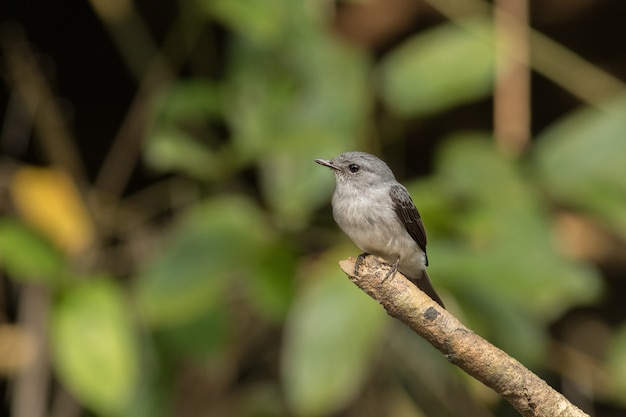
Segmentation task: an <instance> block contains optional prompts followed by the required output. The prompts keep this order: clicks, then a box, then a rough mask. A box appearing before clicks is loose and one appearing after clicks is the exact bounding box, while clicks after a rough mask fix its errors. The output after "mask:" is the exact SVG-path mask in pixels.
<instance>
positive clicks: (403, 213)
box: [389, 185, 428, 265]
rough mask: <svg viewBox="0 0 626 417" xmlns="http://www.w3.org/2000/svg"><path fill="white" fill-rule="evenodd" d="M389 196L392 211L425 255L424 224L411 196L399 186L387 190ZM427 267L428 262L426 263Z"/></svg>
mask: <svg viewBox="0 0 626 417" xmlns="http://www.w3.org/2000/svg"><path fill="white" fill-rule="evenodd" d="M389 196H390V197H391V201H392V202H393V209H394V211H395V212H396V214H397V215H398V218H399V219H400V221H401V222H402V224H403V225H404V227H405V228H406V231H407V232H409V234H410V235H411V237H412V238H413V240H415V241H416V242H417V244H418V245H419V246H420V248H421V249H422V250H423V251H424V253H426V230H425V229H424V223H422V218H421V217H420V214H419V212H418V211H417V208H415V204H413V200H411V196H410V195H409V193H408V192H407V190H406V189H405V188H404V187H403V186H401V185H392V186H391V189H390V190H389ZM426 265H428V260H427V261H426Z"/></svg>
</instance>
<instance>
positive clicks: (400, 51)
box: [0, 0, 626, 417]
mask: <svg viewBox="0 0 626 417" xmlns="http://www.w3.org/2000/svg"><path fill="white" fill-rule="evenodd" d="M185 7H186V8H187V11H186V13H187V14H189V12H190V9H191V14H193V16H194V19H199V20H201V21H202V22H203V23H204V24H206V25H216V24H218V25H220V28H221V30H223V31H224V32H225V33H226V40H225V41H224V54H223V55H224V59H225V62H220V63H219V64H220V65H221V69H222V70H223V72H222V73H221V74H220V75H219V76H216V77H207V76H206V74H203V73H202V72H200V71H199V72H197V73H196V72H194V71H193V66H190V69H189V72H190V74H187V73H186V75H184V76H183V75H180V76H179V78H177V79H175V80H174V81H173V82H172V83H171V84H169V85H163V86H159V89H158V91H156V92H154V95H153V98H152V100H150V101H149V103H148V107H149V109H148V111H147V112H146V113H147V115H148V116H147V118H146V120H145V123H146V126H145V138H144V141H143V144H142V146H143V147H142V155H143V159H144V161H145V163H146V164H147V165H148V166H149V167H151V169H153V170H154V171H155V172H157V173H159V174H163V175H164V179H163V180H162V181H163V182H167V181H169V180H170V179H171V178H176V179H178V180H180V181H181V182H182V183H184V184H186V185H189V189H192V190H194V192H193V193H192V194H193V196H192V197H190V198H189V199H188V200H185V202H184V203H183V204H180V203H177V202H176V201H174V200H175V196H176V192H177V191H181V190H178V189H177V190H170V191H171V193H169V194H168V193H162V194H159V195H158V198H157V200H158V201H159V204H160V206H167V209H168V210H167V213H166V214H165V215H163V216H160V217H159V218H149V219H147V220H146V221H145V222H143V223H141V222H139V223H141V224H139V225H137V224H134V227H127V228H124V227H117V228H114V230H115V231H114V232H112V231H111V230H109V229H107V225H110V224H111V222H115V221H116V220H117V221H119V222H120V223H122V220H121V217H120V218H115V217H114V216H115V214H111V213H117V212H115V209H119V210H120V211H119V212H122V213H123V212H126V213H127V212H133V213H135V214H137V212H140V211H141V209H139V210H137V209H136V206H135V205H129V206H126V204H127V203H128V202H127V200H126V199H125V198H119V199H118V200H116V201H115V204H112V206H114V207H113V208H111V207H108V206H107V207H98V208H94V207H93V201H92V200H91V199H88V198H82V196H81V193H82V192H83V191H84V190H83V189H82V188H81V187H79V186H77V185H76V184H75V183H74V182H73V181H72V179H70V178H69V177H68V176H67V174H65V173H64V172H63V170H62V169H61V168H50V169H48V168H46V169H40V168H31V167H28V166H23V167H21V168H19V169H18V170H17V171H16V173H15V174H14V176H13V177H12V178H13V180H12V181H11V184H10V191H11V196H12V203H13V205H14V207H15V209H16V212H17V214H18V216H14V215H12V214H9V213H8V210H7V213H4V214H3V217H2V219H0V268H1V269H2V271H3V272H5V273H6V274H7V275H8V276H10V278H12V279H13V280H14V281H15V282H16V283H23V282H27V283H44V284H46V286H47V288H49V290H50V292H51V296H52V297H53V300H54V302H53V306H52V310H51V311H50V323H49V324H50V340H51V349H52V353H53V355H52V361H53V365H54V369H55V376H57V377H58V379H59V381H60V382H61V383H62V384H63V386H64V387H65V388H66V389H67V390H69V391H70V392H71V394H72V395H73V396H74V397H75V398H76V400H77V401H78V402H79V403H80V404H81V405H82V406H84V407H86V408H87V409H89V410H90V412H91V413H93V414H94V415H98V416H121V415H133V416H146V417H148V416H166V415H182V416H186V415H224V416H264V415H297V416H303V417H309V416H310V417H314V416H324V415H344V414H342V413H346V414H345V415H363V411H364V409H368V410H369V409H375V410H378V411H379V414H380V415H387V414H389V411H391V410H396V411H397V410H404V411H403V412H404V413H406V414H403V415H421V414H420V413H422V412H423V411H424V410H425V409H429V410H430V413H429V415H442V416H443V415H462V414H463V413H464V412H465V411H467V410H470V409H471V410H479V412H480V413H483V414H484V415H489V413H491V414H494V413H496V411H493V410H496V409H497V406H496V405H495V404H494V403H495V399H494V398H492V397H490V396H489V395H488V394H485V393H484V391H481V390H483V388H481V387H479V386H477V384H476V383H475V382H474V381H468V380H467V378H465V377H464V376H461V375H459V373H457V371H456V370H455V369H453V368H452V367H451V366H448V364H447V363H445V361H444V360H443V359H442V358H441V357H440V355H438V353H437V352H434V351H433V350H432V349H431V348H430V347H429V346H427V345H425V344H422V341H421V340H417V339H416V336H414V335H410V334H407V333H406V331H405V329H401V328H399V327H398V326H394V325H391V323H390V321H389V320H387V319H386V317H385V314H384V312H383V311H382V310H381V308H380V306H379V305H377V304H376V303H375V302H373V301H372V300H371V299H369V298H368V297H367V296H365V295H364V294H363V293H361V292H360V291H359V290H358V289H357V288H355V287H354V286H352V285H351V284H350V283H349V282H348V280H346V279H345V277H343V276H342V275H343V274H342V273H341V272H340V270H339V268H338V267H337V265H336V261H338V260H339V259H341V258H344V257H346V256H349V255H356V254H357V248H356V247H354V246H353V245H352V244H350V243H349V242H347V239H346V238H345V236H342V235H341V233H340V232H339V230H338V229H337V227H336V226H335V225H334V224H331V223H330V222H328V223H323V220H322V219H325V220H329V219H330V210H329V207H328V201H329V197H330V195H331V193H332V190H333V181H334V180H333V178H332V175H331V174H330V173H329V172H328V171H326V170H324V169H321V168H320V167H318V166H316V165H315V164H314V163H313V159H314V158H316V157H333V156H335V155H336V154H339V153H341V152H344V151H347V150H354V149H365V150H367V149H370V148H374V149H375V148H376V145H375V143H374V142H375V141H376V139H377V138H376V131H377V129H379V128H380V127H379V126H374V125H375V124H376V122H377V121H378V122H379V121H380V119H384V117H382V118H380V119H377V115H379V113H383V114H384V115H387V116H388V115H393V117H395V118H397V119H396V122H397V124H398V125H400V126H403V125H404V124H406V123H407V122H408V121H410V120H414V119H415V118H425V117H429V116H433V115H437V114H441V113H443V112H445V111H447V110H450V109H453V108H457V107H458V106H461V105H466V104H468V103H471V102H474V101H477V100H481V99H484V98H485V97H488V96H489V95H490V94H491V93H492V88H493V87H492V86H493V78H494V71H495V70H494V59H495V58H494V35H493V29H492V22H491V21H490V20H489V19H488V18H487V17H484V16H483V17H473V18H470V19H465V20H464V21H463V23H462V24H460V25H459V24H457V23H458V22H456V23H455V22H444V23H441V24H440V25H438V26H437V27H434V28H431V29H428V30H426V31H423V32H418V33H416V34H414V35H412V36H410V37H409V38H408V39H406V40H405V41H403V42H401V43H400V44H399V45H397V46H395V47H393V48H391V49H390V50H389V51H388V52H387V53H386V54H384V55H383V56H382V57H381V58H380V59H375V58H374V57H373V56H369V55H368V53H367V52H366V51H365V50H363V48H360V47H358V46H356V45H352V44H349V43H347V42H344V41H343V40H342V39H341V38H340V37H339V35H337V34H336V33H333V32H332V31H331V30H330V29H329V23H328V22H329V11H328V9H327V7H328V5H327V4H326V3H325V2H316V1H301V2H294V1H292V0H271V1H260V0H198V1H195V2H192V3H190V4H187V5H186V6H185ZM179 23H181V26H182V25H184V23H185V22H184V21H183V22H179ZM468 27H471V28H472V30H471V31H467V30H466V29H467V28H468ZM181 30H182V29H181ZM479 35H480V36H479ZM563 70H564V71H567V69H566V68H565V69H563ZM625 106H626V101H625V100H624V98H623V97H618V98H617V99H613V100H612V101H611V102H610V103H609V104H608V105H607V106H604V107H603V108H602V110H598V109H595V108H590V107H583V108H582V109H580V110H578V111H576V112H573V113H571V114H567V115H565V116H563V117H562V118H561V119H559V120H557V121H555V123H554V124H553V125H552V126H550V127H549V128H548V129H546V130H545V131H544V132H542V133H541V134H540V135H539V136H538V137H537V138H536V141H535V143H534V145H533V146H532V147H531V148H530V149H529V150H528V154H529V157H528V158H526V159H511V158H507V157H505V156H503V155H502V154H501V153H500V152H499V151H498V150H497V149H496V146H495V145H494V140H493V138H492V137H491V135H490V134H489V133H488V132H456V133H455V134H454V135H452V136H451V137H447V138H445V140H444V141H443V142H442V143H441V144H440V145H439V146H438V147H437V151H436V157H435V160H434V163H433V171H432V173H431V175H429V176H428V177H426V178H423V179H420V180H419V181H417V180H414V181H407V182H406V184H407V187H408V188H409V191H410V192H411V194H412V196H413V198H414V200H415V202H416V204H417V206H418V208H419V210H420V212H421V214H422V217H423V218H424V220H425V223H426V226H427V229H428V233H429V247H428V250H429V259H430V260H431V264H432V265H431V266H430V269H429V271H430V272H429V274H430V275H431V276H432V277H433V281H434V284H435V286H436V288H437V289H438V291H439V292H440V293H441V294H443V298H444V299H445V300H446V304H447V305H448V306H449V308H450V310H451V311H452V312H453V313H454V314H456V315H458V316H460V317H461V318H462V319H463V320H464V321H466V322H467V323H468V325H469V326H470V327H471V328H473V329H474V330H476V331H477V333H479V334H481V335H483V336H485V337H486V338H487V339H489V340H491V341H493V342H494V343H495V344H496V345H498V346H500V347H502V348H503V349H504V350H506V351H507V352H508V353H510V354H512V355H513V356H515V357H516V358H518V359H520V360H521V361H522V362H523V363H524V364H526V365H528V366H530V367H532V368H535V369H544V368H545V366H546V365H547V364H546V362H547V361H548V359H547V354H546V352H547V350H548V347H549V344H550V341H551V336H550V334H549V330H548V329H549V326H550V325H551V324H552V323H553V322H554V321H555V320H557V319H559V318H560V317H561V316H562V315H563V314H565V313H566V312H567V311H568V310H570V309H573V308H576V307H579V306H583V305H587V306H588V305H593V303H597V302H598V297H599V295H600V293H601V291H602V288H603V283H602V280H601V279H600V275H599V273H598V271H597V270H596V268H594V266H593V265H592V264H591V263H589V262H586V261H584V260H576V259H572V258H570V257H568V256H566V255H564V254H563V251H562V250H561V248H560V247H559V245H558V244H557V243H556V242H557V238H556V236H555V233H556V232H555V221H556V220H555V219H556V215H557V214H558V213H557V212H556V211H555V207H556V206H559V205H563V206H567V207H572V208H575V209H576V210H577V211H578V212H579V213H581V214H582V215H584V216H589V217H592V218H597V219H598V220H599V221H601V222H602V224H603V225H604V226H605V227H606V228H607V230H614V231H615V232H616V233H617V234H618V235H619V236H621V237H622V238H624V239H626V214H625V213H626V211H624V209H623V207H624V203H626V200H625V199H624V196H625V195H626V164H625V163H624V155H626V149H625V145H624V143H625V142H624V140H623V132H624V131H625V130H626V125H625V122H624V118H623V114H624V113H625V112H626V108H625ZM420 120H421V119H420ZM398 129H399V130H402V129H403V127H400V128H398ZM381 130H382V129H381ZM384 133H385V132H383V134H384ZM368 141H369V142H368ZM251 177H252V179H251ZM156 181H161V180H156ZM76 183H80V182H79V181H76ZM81 186H84V184H81ZM90 191H92V192H93V193H95V194H98V190H97V189H94V190H90ZM181 192H182V191H181ZM85 194H87V193H85ZM91 197H93V195H91ZM111 198H113V199H115V198H116V197H115V196H106V198H104V199H103V201H107V199H111ZM86 202H87V203H86ZM135 204H136V202H135ZM146 206H149V204H147V205H146ZM107 209H108V210H107ZM123 209H126V211H124V210H123ZM147 211H149V210H147ZM87 213H89V214H87ZM321 213H324V214H321ZM159 214H163V213H159ZM99 216H102V217H99ZM107 216H113V220H111V218H110V217H107ZM155 217H156V216H155ZM162 217H166V218H167V219H166V220H167V221H165V223H166V224H165V225H164V224H163V222H164V220H163V218H162ZM170 218H171V221H169V220H170ZM322 223H323V224H322ZM94 228H95V229H98V228H99V229H98V230H96V231H94V230H93V229H94ZM137 229H140V230H139V231H138V230H137ZM111 235H112V236H111ZM146 241H147V243H146ZM146 247H148V248H149V250H148V251H146V250H145V248H146ZM142 249H143V250H142ZM122 252H123V253H124V254H125V255H124V256H119V255H118V254H119V253H122ZM146 252H148V253H147V254H146ZM129 259H130V261H129V263H130V266H129V267H128V269H127V270H126V271H124V272H125V273H119V272H117V271H119V270H120V267H119V265H118V263H119V264H122V261H128V260H129ZM85 270H87V271H89V273H85ZM94 276H95V277H94ZM623 333H624V331H623V330H622V331H620V332H619V333H617V334H616V335H615V336H614V340H613V341H612V347H611V351H610V352H609V359H608V362H607V364H606V369H604V372H605V374H606V377H607V378H608V380H609V385H611V387H612V388H613V389H612V390H610V391H609V392H607V393H604V395H605V396H606V398H607V399H608V400H609V401H616V402H617V401H622V402H623V397H624V392H625V388H624V387H625V386H626V382H624V373H625V372H624V371H623V369H624V368H625V365H624V360H623V358H624V357H626V343H625V342H624V340H625V337H624V334H623ZM190 368H191V370H190ZM190 387H191V388H190ZM381 387H384V388H382V389H381ZM377 388H378V389H377ZM198 392H199V393H198ZM451 392H452V393H451ZM424 393H428V394H432V398H430V397H429V398H425V397H424V396H425V395H426V394H424ZM453 397H454V398H455V401H450V398H453ZM457 400H458V401H457ZM433 404H434V405H433ZM368 407H370V408H368ZM428 407H430V408H428ZM433 410H434V411H433ZM437 410H439V411H437ZM476 415H478V414H476Z"/></svg>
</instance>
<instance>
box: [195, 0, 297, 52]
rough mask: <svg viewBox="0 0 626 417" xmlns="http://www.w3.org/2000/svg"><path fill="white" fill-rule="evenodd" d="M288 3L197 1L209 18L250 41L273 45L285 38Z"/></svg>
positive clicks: (280, 0)
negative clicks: (210, 16)
mask: <svg viewBox="0 0 626 417" xmlns="http://www.w3.org/2000/svg"><path fill="white" fill-rule="evenodd" d="M290 3H293V2H292V1H291V0H199V4H200V6H201V7H202V8H203V9H204V10H206V11H207V12H208V13H209V14H211V15H212V16H214V17H215V18H217V19H219V20H220V21H221V22H222V23H224V24H225V25H227V26H228V27H230V28H231V29H232V30H233V31H234V32H235V33H238V34H240V35H242V36H245V37H246V38H248V39H249V40H250V41H254V42H259V43H264V44H267V43H273V42H277V41H279V40H281V37H282V36H283V35H285V33H286V32H285V30H286V26H287V25H288V22H289V20H290V18H291V17H292V14H291V13H289V12H290V11H291V10H292V9H293V7H290Z"/></svg>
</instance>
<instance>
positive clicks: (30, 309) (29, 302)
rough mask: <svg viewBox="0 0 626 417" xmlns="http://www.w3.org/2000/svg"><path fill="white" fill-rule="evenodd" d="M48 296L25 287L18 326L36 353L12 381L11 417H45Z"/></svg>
mask: <svg viewBox="0 0 626 417" xmlns="http://www.w3.org/2000/svg"><path fill="white" fill-rule="evenodd" d="M49 305H50V296H49V294H48V292H47V291H46V290H45V289H43V288H42V287H40V286H37V285H35V284H29V285H25V286H24V288H23V290H22V295H21V299H20V307H19V324H20V325H21V326H22V327H23V328H24V329H25V330H26V331H27V332H28V333H29V334H31V335H32V336H33V341H34V347H35V348H36V350H37V352H36V353H35V355H33V360H32V361H30V363H28V364H27V365H25V366H24V368H23V369H22V370H21V371H20V373H19V374H18V375H17V377H16V378H15V385H14V396H13V401H12V404H11V408H12V409H11V415H12V416H14V417H45V416H46V415H47V411H46V410H47V402H48V401H47V399H48V384H49V379H50V364H49V361H48V349H47V343H46V339H47V330H48V329H47V316H48V312H49Z"/></svg>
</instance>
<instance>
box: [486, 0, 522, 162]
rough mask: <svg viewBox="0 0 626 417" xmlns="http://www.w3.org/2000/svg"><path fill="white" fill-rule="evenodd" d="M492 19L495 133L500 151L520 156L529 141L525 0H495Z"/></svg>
mask: <svg viewBox="0 0 626 417" xmlns="http://www.w3.org/2000/svg"><path fill="white" fill-rule="evenodd" d="M494 22H495V26H494V27H495V36H496V46H497V47H496V85H495V91H494V135H495V137H496V142H497V144H498V147H499V148H500V150H501V151H502V152H503V153H505V154H507V155H511V156H519V155H520V154H521V153H523V151H524V149H525V148H526V147H527V146H528V142H529V141H530V71H529V67H528V61H529V41H528V40H529V32H528V0H496V1H495V8H494ZM513 57H515V58H513Z"/></svg>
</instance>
